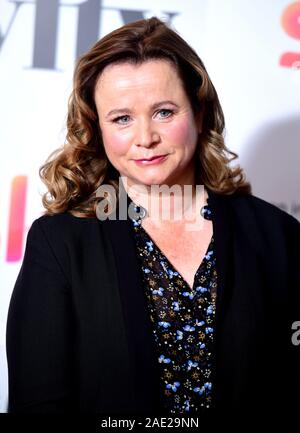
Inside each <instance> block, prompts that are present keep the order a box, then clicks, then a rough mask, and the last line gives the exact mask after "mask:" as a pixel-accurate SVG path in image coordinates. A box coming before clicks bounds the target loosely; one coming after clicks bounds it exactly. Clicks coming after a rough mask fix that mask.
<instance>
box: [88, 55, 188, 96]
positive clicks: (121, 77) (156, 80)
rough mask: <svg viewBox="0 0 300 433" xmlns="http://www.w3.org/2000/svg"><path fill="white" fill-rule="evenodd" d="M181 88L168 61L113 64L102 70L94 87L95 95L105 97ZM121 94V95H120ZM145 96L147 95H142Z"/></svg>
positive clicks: (178, 78)
mask: <svg viewBox="0 0 300 433" xmlns="http://www.w3.org/2000/svg"><path fill="white" fill-rule="evenodd" d="M174 87H176V88H178V87H179V88H180V87H182V83H181V80H180V77H179V75H178V72H177V70H176V68H175V65H174V64H173V63H172V62H171V61H168V60H148V61H145V62H143V63H140V64H133V63H130V62H123V63H113V64H110V65H108V66H106V67H105V68H104V70H103V71H102V73H101V75H100V76H99V77H98V79H97V82H96V87H95V96H96V95H97V93H98V94H99V93H101V95H105V94H106V93H107V92H109V94H110V95H111V96H112V95H113V94H118V95H119V96H120V95H121V94H126V93H128V92H131V93H133V94H134V93H135V92H139V91H140V92H147V89H149V90H150V89H151V92H158V91H162V90H164V91H170V92H173V93H174V90H175V89H174ZM120 92H121V93H120ZM144 96H147V94H144Z"/></svg>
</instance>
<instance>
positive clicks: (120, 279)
mask: <svg viewBox="0 0 300 433" xmlns="http://www.w3.org/2000/svg"><path fill="white" fill-rule="evenodd" d="M208 193H209V199H210V203H211V206H212V211H213V215H214V219H213V230H214V238H215V248H216V263H217V271H218V283H219V284H218V292H217V305H216V331H215V358H214V360H215V368H214V376H213V383H214V390H215V408H216V409H226V410H234V411H240V410H244V409H246V410H250V411H251V412H252V411H253V412H256V411H258V410H264V409H265V408H266V407H271V408H272V410H275V409H277V408H281V409H282V408H283V407H287V408H291V407H292V406H293V405H294V406H295V407H297V406H298V407H299V404H300V346H297V345H294V344H292V340H291V337H292V333H293V332H295V331H293V330H292V323H293V322H294V321H300V254H299V252H300V224H299V222H298V221H297V220H296V219H295V218H293V217H292V216H290V215H288V214H287V213H285V212H283V211H282V210H280V209H278V208H276V207H275V206H273V205H271V204H268V203H267V202H265V201H263V200H261V199H259V198H257V197H254V196H237V195H231V196H225V195H220V194H215V193H213V192H211V191H208ZM128 199H129V198H128ZM129 202H130V199H129ZM129 202H128V203H129ZM132 230H133V229H132V223H131V221H129V220H116V221H113V220H106V221H100V220H98V219H97V218H86V219H82V218H77V217H74V216H72V215H70V214H68V213H63V214H58V215H55V216H42V217H40V218H38V219H36V220H35V221H34V222H33V224H32V226H31V228H30V230H29V232H28V236H27V242H26V249H25V255H24V259H23V263H22V267H21V269H20V272H19V275H18V278H17V281H16V283H15V287H14V290H13V294H12V298H11V303H10V308H9V313H8V321H7V359H8V374H9V412H40V413H60V412H65V413H67V412H74V413H75V412H77V413H106V414H130V413H132V414H151V413H157V414H158V413H163V411H161V410H160V408H161V407H162V403H161V400H160V398H161V397H160V396H161V391H160V388H159V370H158V360H157V355H156V353H155V347H154V341H153V339H152V330H151V322H150V319H149V316H148V310H147V305H146V298H145V295H144V290H143V286H142V283H141V271H140V270H139V267H138V262H137V257H136V251H135V244H134V239H133V231H132Z"/></svg>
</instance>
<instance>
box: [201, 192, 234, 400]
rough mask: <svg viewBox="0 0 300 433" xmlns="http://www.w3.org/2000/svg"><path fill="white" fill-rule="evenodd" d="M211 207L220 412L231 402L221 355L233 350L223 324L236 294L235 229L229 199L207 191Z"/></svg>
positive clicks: (216, 381) (214, 378) (214, 377)
mask: <svg viewBox="0 0 300 433" xmlns="http://www.w3.org/2000/svg"><path fill="white" fill-rule="evenodd" d="M207 192H208V198H209V204H210V206H211V209H212V214H213V233H214V240H215V256H216V270H217V299H216V315H215V337H214V349H213V350H214V368H213V374H212V382H213V384H214V390H215V405H216V407H217V408H221V407H222V404H223V401H226V399H227V398H229V395H228V394H226V392H227V389H226V390H225V389H224V385H223V380H224V375H226V374H227V371H226V367H225V366H224V364H223V361H222V359H223V355H222V352H223V351H224V350H225V351H227V352H230V351H231V350H234V349H233V347H232V346H231V345H232V341H231V340H230V339H229V340H228V338H227V336H226V335H224V326H223V325H224V321H225V316H226V313H227V312H228V311H229V309H230V308H229V305H230V300H231V298H232V290H233V283H234V282H233V275H234V273H233V271H232V270H233V265H234V264H233V260H234V254H233V227H232V221H233V218H232V215H231V208H230V200H229V198H228V196H226V195H221V194H217V193H214V192H213V191H211V190H209V189H207ZM225 342H226V347H224V344H225Z"/></svg>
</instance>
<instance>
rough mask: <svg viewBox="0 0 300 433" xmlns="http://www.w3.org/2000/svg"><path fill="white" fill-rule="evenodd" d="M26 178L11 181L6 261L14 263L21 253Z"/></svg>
mask: <svg viewBox="0 0 300 433" xmlns="http://www.w3.org/2000/svg"><path fill="white" fill-rule="evenodd" d="M26 193H27V176H16V177H14V178H13V180H12V186H11V201H10V209H9V220H8V238H7V252H6V261H7V262H16V261H18V260H20V259H21V257H22V253H23V236H24V228H25V208H26Z"/></svg>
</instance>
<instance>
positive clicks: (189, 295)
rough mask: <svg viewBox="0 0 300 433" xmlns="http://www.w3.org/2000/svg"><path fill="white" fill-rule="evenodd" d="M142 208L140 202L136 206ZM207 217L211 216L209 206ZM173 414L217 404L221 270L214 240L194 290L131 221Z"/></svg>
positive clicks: (165, 396) (137, 223)
mask: <svg viewBox="0 0 300 433" xmlns="http://www.w3.org/2000/svg"><path fill="white" fill-rule="evenodd" d="M136 209H138V206H135V210H136ZM202 210H203V213H202V216H203V217H204V218H206V219H212V212H211V209H210V207H209V205H206V206H204V208H203V209H202ZM131 220H132V222H133V227H134V237H135V241H136V247H137V252H138V257H139V261H140V264H141V269H142V275H143V283H144V288H145V293H146V298H147V304H148V308H149V313H150V319H151V323H152V329H153V333H154V339H155V343H156V347H157V360H158V363H159V364H160V366H161V370H160V371H161V375H160V377H161V386H162V392H163V401H164V405H165V408H166V410H167V412H169V413H174V414H176V413H177V414H178V413H187V412H188V413H193V412H197V411H198V410H200V409H203V408H210V407H211V405H212V395H213V394H212V390H213V383H212V382H211V376H212V367H213V365H212V356H213V354H212V347H213V338H214V319H215V301H216V287H217V273H216V268H215V253H214V238H213V236H212V238H211V242H210V244H209V246H208V248H207V251H206V255H205V257H204V258H203V260H202V262H201V263H200V265H199V268H198V270H197V272H196V274H195V277H194V284H193V287H192V289H190V286H189V285H188V284H187V282H186V281H185V280H184V279H183V277H182V276H181V275H180V274H179V272H177V271H176V269H175V268H174V267H173V266H172V264H171V263H170V262H169V260H168V259H167V257H166V256H165V255H164V254H163V253H162V251H161V250H160V249H159V247H158V246H157V245H156V244H155V243H154V241H153V240H152V239H151V237H150V236H149V235H148V233H147V232H146V231H145V229H144V228H143V227H142V225H141V219H139V218H136V219H131Z"/></svg>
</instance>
